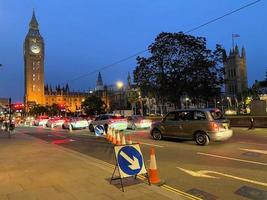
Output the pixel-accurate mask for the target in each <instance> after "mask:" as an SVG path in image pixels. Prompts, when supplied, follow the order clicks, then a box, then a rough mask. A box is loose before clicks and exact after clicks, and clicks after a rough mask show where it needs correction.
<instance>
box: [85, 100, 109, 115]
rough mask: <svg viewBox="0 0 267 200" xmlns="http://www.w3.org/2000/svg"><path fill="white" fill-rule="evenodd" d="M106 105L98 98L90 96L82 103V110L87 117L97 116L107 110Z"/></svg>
mask: <svg viewBox="0 0 267 200" xmlns="http://www.w3.org/2000/svg"><path fill="white" fill-rule="evenodd" d="M106 107H107V106H106V104H105V103H104V101H102V99H101V98H100V97H98V96H95V95H93V96H89V97H87V98H86V99H85V100H84V101H83V102H82V109H83V110H84V112H85V113H86V114H87V115H96V114H100V113H103V112H104V111H105V109H106Z"/></svg>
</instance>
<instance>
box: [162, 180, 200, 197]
mask: <svg viewBox="0 0 267 200" xmlns="http://www.w3.org/2000/svg"><path fill="white" fill-rule="evenodd" d="M160 187H161V188H164V189H165V190H168V191H170V192H174V193H176V194H179V195H181V196H183V197H186V198H188V199H191V200H202V199H201V198H198V197H196V196H193V195H191V194H189V193H186V192H183V191H181V190H178V189H175V188H173V187H171V186H169V185H166V184H164V185H162V186H160Z"/></svg>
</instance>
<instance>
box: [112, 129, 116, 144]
mask: <svg viewBox="0 0 267 200" xmlns="http://www.w3.org/2000/svg"><path fill="white" fill-rule="evenodd" d="M112 143H113V144H116V143H117V141H116V133H115V131H113V138H112Z"/></svg>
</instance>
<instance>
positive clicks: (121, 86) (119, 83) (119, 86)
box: [116, 81, 123, 114]
mask: <svg viewBox="0 0 267 200" xmlns="http://www.w3.org/2000/svg"><path fill="white" fill-rule="evenodd" d="M116 85H117V88H118V90H119V91H120V100H119V108H120V114H121V95H122V94H121V93H122V89H123V82H122V81H117V83H116Z"/></svg>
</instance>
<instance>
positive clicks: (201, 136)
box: [195, 132, 210, 146]
mask: <svg viewBox="0 0 267 200" xmlns="http://www.w3.org/2000/svg"><path fill="white" fill-rule="evenodd" d="M195 141H196V143H197V144H198V145H202V146H204V145H208V144H209V142H210V139H209V137H208V136H207V134H206V133H204V132H198V133H196V134H195Z"/></svg>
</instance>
